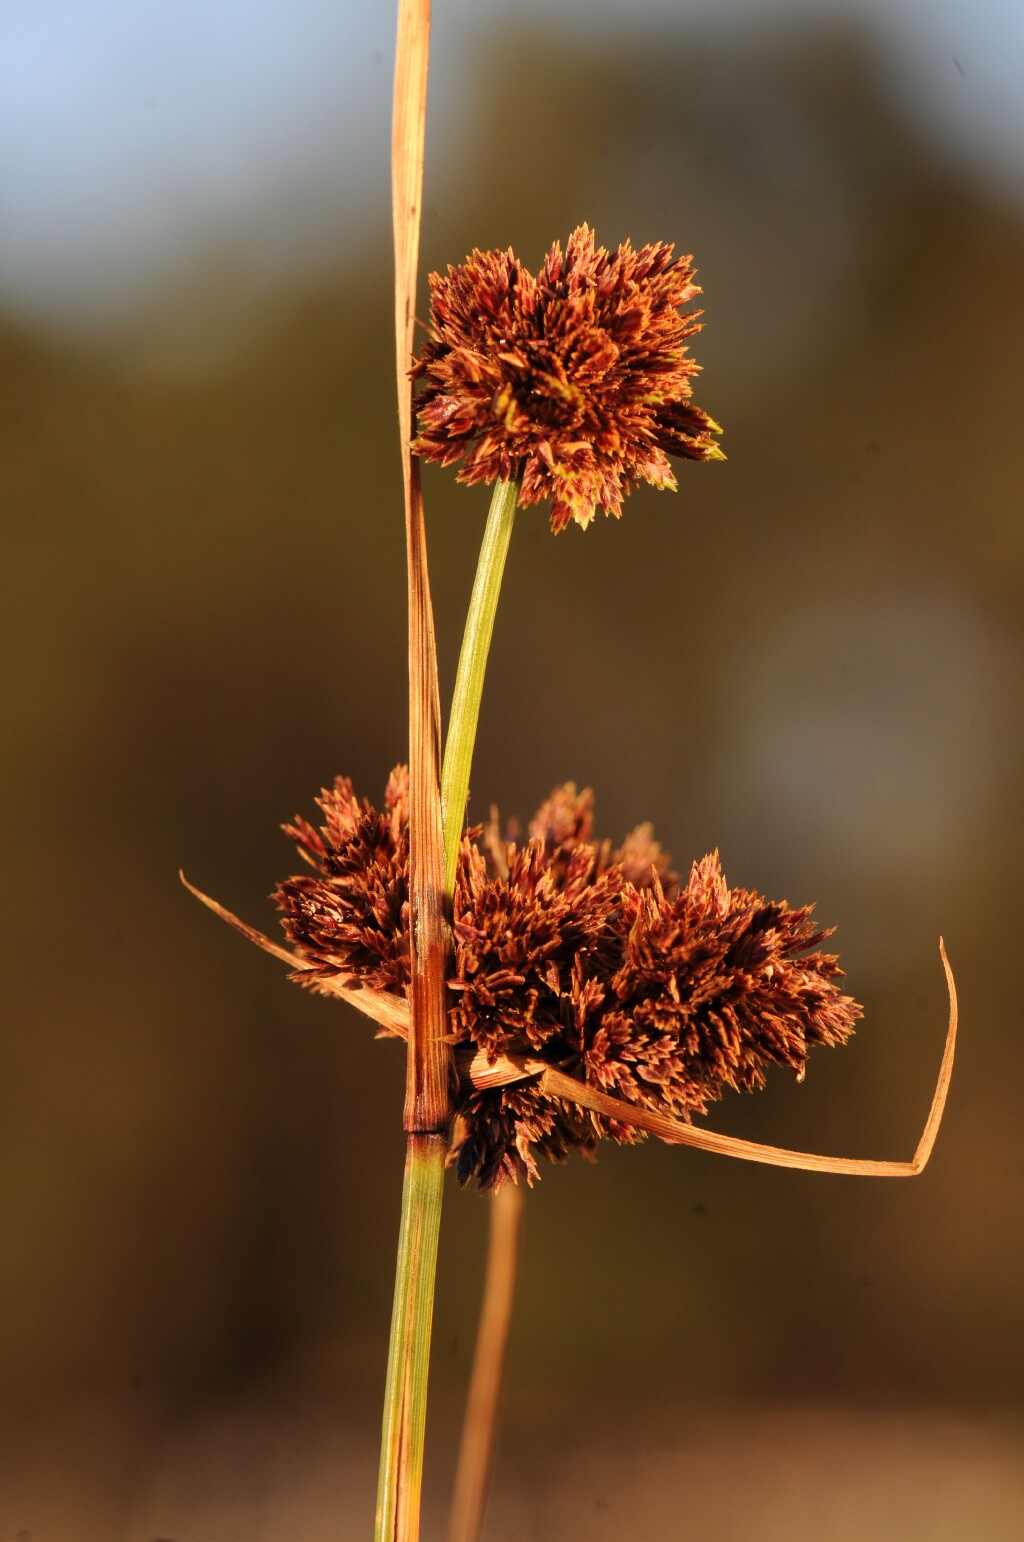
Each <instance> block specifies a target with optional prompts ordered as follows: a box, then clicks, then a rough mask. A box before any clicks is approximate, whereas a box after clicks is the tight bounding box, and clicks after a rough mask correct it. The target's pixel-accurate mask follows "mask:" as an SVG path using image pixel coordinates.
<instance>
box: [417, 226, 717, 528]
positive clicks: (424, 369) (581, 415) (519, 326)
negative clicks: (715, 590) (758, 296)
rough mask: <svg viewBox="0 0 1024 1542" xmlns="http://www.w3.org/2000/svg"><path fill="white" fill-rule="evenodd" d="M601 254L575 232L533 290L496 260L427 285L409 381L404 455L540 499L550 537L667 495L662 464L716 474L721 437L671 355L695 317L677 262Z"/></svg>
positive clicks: (685, 271)
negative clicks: (417, 383)
mask: <svg viewBox="0 0 1024 1542" xmlns="http://www.w3.org/2000/svg"><path fill="white" fill-rule="evenodd" d="M672 252H673V249H672V247H671V246H666V245H662V244H656V245H653V246H644V247H641V248H640V250H639V251H634V250H633V248H632V247H631V246H630V244H629V242H628V241H626V242H624V243H623V244H622V245H621V246H620V247H618V248H617V249H616V250H615V251H614V252H612V253H609V252H608V251H606V249H605V248H604V247H595V244H594V235H593V232H592V231H591V230H590V229H589V228H588V227H587V226H586V225H581V226H580V227H579V228H578V229H577V230H575V231H574V232H573V233H572V235H571V236H570V237H569V240H568V243H567V245H566V249H565V253H564V255H563V253H562V248H561V246H560V245H559V243H558V242H557V241H556V242H555V244H554V246H552V248H551V251H550V252H549V253H548V256H547V258H546V259H545V262H544V265H543V267H542V268H541V270H540V273H539V274H538V275H537V277H536V278H534V276H533V275H532V274H531V273H530V272H528V271H527V269H526V268H524V267H523V265H522V263H521V262H520V261H519V259H518V258H517V257H516V256H515V255H514V253H513V252H512V251H511V250H509V251H506V252H498V251H494V252H480V251H474V252H473V253H472V255H471V256H470V257H469V258H467V260H466V261H465V262H464V263H463V264H461V265H460V266H459V267H451V266H450V267H449V269H448V273H447V276H446V277H445V276H443V275H441V274H437V273H432V274H431V276H430V328H429V335H428V338H427V341H426V342H425V343H424V345H423V348H422V350H421V352H420V355H419V357H418V359H417V360H416V362H415V364H414V366H413V376H414V378H417V379H419V380H421V381H422V382H423V385H422V388H421V390H420V393H419V396H418V398H417V408H418V412H419V435H418V437H417V438H416V439H415V440H414V441H413V450H414V452H415V453H416V454H417V455H421V456H423V457H424V458H425V459H427V460H433V461H438V462H439V463H440V464H441V465H445V466H447V465H452V464H454V463H455V462H456V461H460V460H461V461H462V462H463V464H462V467H461V469H460V471H459V473H458V476H459V480H460V481H461V482H469V483H475V482H495V481H498V480H499V479H503V480H507V479H509V478H511V477H513V476H515V475H517V474H518V473H520V472H521V474H522V486H521V489H520V494H519V501H520V503H522V504H530V503H537V502H539V501H540V500H541V499H544V498H550V499H551V528H552V529H553V530H556V531H557V530H562V529H564V528H565V526H566V525H567V524H568V523H569V521H570V520H571V519H574V520H576V522H577V524H579V525H582V526H584V527H585V526H586V525H588V524H589V523H590V521H591V519H593V517H594V513H595V511H596V509H597V507H598V505H600V506H601V507H602V508H603V509H604V510H605V513H607V514H614V515H616V516H618V515H619V514H620V513H621V511H622V499H623V497H624V495H625V494H626V493H628V492H629V491H630V490H631V489H632V488H633V487H636V486H638V485H639V483H640V482H650V483H651V484H652V485H653V486H655V487H662V488H665V487H671V488H674V487H675V485H676V483H675V478H674V476H673V474H672V468H671V466H670V465H669V460H668V457H669V456H670V455H673V456H683V457H685V458H687V459H689V460H720V459H722V458H723V457H722V452H721V450H720V449H719V448H718V445H717V444H716V442H715V435H716V434H719V433H721V429H720V428H719V427H718V425H717V423H715V422H714V421H713V420H712V419H711V418H709V417H708V415H707V413H705V412H702V411H701V409H700V408H699V407H697V406H695V405H694V404H693V402H692V401H691V400H690V395H691V390H692V386H691V381H692V377H693V376H694V375H695V374H696V373H697V371H698V369H699V365H697V364H696V363H695V361H694V360H693V359H692V358H690V356H689V353H688V350H687V344H686V339H687V338H688V337H690V336H692V334H693V333H694V332H697V331H699V330H700V321H699V319H698V318H699V317H700V315H701V312H700V311H693V310H691V311H687V312H685V313H682V314H681V313H680V307H682V306H685V305H687V304H688V303H689V302H690V301H691V300H692V299H693V298H694V297H695V296H696V295H698V294H699V293H700V290H699V288H698V287H697V285H696V284H695V283H694V282H693V277H694V272H695V270H694V268H693V266H692V260H691V258H689V257H679V258H674V257H673V255H672Z"/></svg>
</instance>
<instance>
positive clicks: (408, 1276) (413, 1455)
mask: <svg viewBox="0 0 1024 1542" xmlns="http://www.w3.org/2000/svg"><path fill="white" fill-rule="evenodd" d="M407 1149H408V1155H407V1157H406V1163H405V1181H404V1183H403V1186H402V1221H401V1228H400V1231H399V1237H398V1267H397V1269H396V1272H395V1304H394V1311H393V1313H392V1318H391V1342H390V1345H389V1348H388V1375H387V1383H386V1386H385V1389H384V1426H383V1430H382V1434H381V1463H380V1478H379V1480H378V1484H377V1518H376V1523H375V1526H374V1533H373V1535H374V1542H416V1539H417V1538H418V1537H419V1529H420V1523H419V1515H420V1488H421V1486H422V1482H423V1437H424V1431H425V1428H426V1420H427V1374H428V1371H429V1367H430V1328H431V1320H432V1314H433V1308H434V1279H435V1276H436V1273H437V1239H438V1233H439V1230H440V1225H441V1193H442V1188H443V1184H444V1164H445V1156H446V1153H447V1150H448V1138H447V1136H446V1135H410V1136H409V1142H408V1148H407Z"/></svg>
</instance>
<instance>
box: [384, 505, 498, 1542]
mask: <svg viewBox="0 0 1024 1542" xmlns="http://www.w3.org/2000/svg"><path fill="white" fill-rule="evenodd" d="M518 497H519V483H518V481H517V480H511V481H508V482H498V483H496V484H495V488H494V493H493V495H492V497H491V507H490V511H489V513H488V515H487V525H486V528H485V530H484V539H483V545H482V546H481V548H480V559H479V562H478V563H477V572H476V579H475V581H474V584H473V594H472V598H471V599H470V603H469V614H468V616H467V617H466V631H465V635H464V636H463V640H462V652H461V654H460V655H459V668H458V674H457V676H456V680H455V694H454V697H453V699H452V711H451V717H450V719H449V724H448V738H447V742H446V745H445V754H444V766H443V769H442V772H441V809H442V829H443V839H444V865H445V871H444V882H445V891H446V893H447V896H448V899H449V902H450V901H451V897H452V894H453V891H454V888H455V867H456V862H457V860H458V854H459V843H460V841H461V838H462V826H463V820H464V818H465V812H466V798H467V796H468V793H469V772H470V766H471V764H472V760H473V745H474V743H475V741H476V728H477V722H478V720H479V717H480V698H481V696H482V694H483V686H484V671H485V669H486V666H487V653H488V649H489V648H490V644H491V633H492V632H493V630H494V615H495V611H496V610H497V608H498V594H499V592H500V590H501V579H502V574H503V573H504V571H505V558H506V556H507V554H508V546H509V540H510V539H511V536H512V519H513V515H514V514H515V508H516V502H517V500H518ZM406 1149H407V1156H406V1164H405V1181H404V1184H403V1188H402V1221H401V1228H400V1232H399V1239H398V1266H397V1269H396V1272H395V1300H394V1307H393V1309H392V1316H391V1342H390V1344H389V1347H388V1374H387V1383H386V1386H385V1391H384V1425H383V1430H382V1432H381V1451H380V1477H379V1479H378V1484H377V1518H376V1524H375V1527H374V1542H417V1538H418V1537H419V1513H420V1489H421V1487H422V1482H423V1438H424V1432H425V1428H426V1417H427V1374H428V1371H429V1366H430V1328H431V1320H432V1315H433V1307H434V1279H435V1275H436V1272H437V1243H438V1235H439V1232H440V1226H441V1194H442V1189H443V1181H444V1167H445V1157H446V1155H447V1150H448V1138H447V1135H446V1134H423V1133H417V1132H410V1134H409V1135H408V1145H407V1148H406Z"/></svg>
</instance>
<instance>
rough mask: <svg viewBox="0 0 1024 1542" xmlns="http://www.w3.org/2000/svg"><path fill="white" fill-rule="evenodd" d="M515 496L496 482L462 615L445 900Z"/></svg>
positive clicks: (444, 778) (447, 755)
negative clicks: (463, 619)
mask: <svg viewBox="0 0 1024 1542" xmlns="http://www.w3.org/2000/svg"><path fill="white" fill-rule="evenodd" d="M518 497H519V482H518V480H517V479H515V478H513V479H512V480H510V481H508V482H495V484H494V492H493V494H492V495H491V507H490V510H489V512H488V515H487V526H486V529H485V530H484V539H483V545H482V546H481V547H480V558H479V561H478V562H477V569H476V578H475V579H474V581H473V594H472V598H471V599H470V602H469V614H468V615H467V617H466V630H465V633H464V634H463V638H462V652H461V653H460V654H459V669H458V673H457V675H456V677H455V694H454V696H453V697H452V714H451V718H450V720H449V723H448V738H447V740H446V742H445V747H444V765H443V766H442V769H441V818H442V829H443V832H444V886H445V889H446V891H447V893H448V896H449V898H450V897H451V895H452V892H453V890H454V888H455V866H456V863H457V861H458V855H459V841H460V840H461V838H462V826H463V821H464V820H465V817H466V798H467V796H468V794H469V770H470V765H471V763H472V760H473V745H474V743H475V742H476V725H477V721H478V720H479V717H480V698H481V696H482V694H483V689H484V671H485V670H486V668H487V653H488V649H489V648H490V646H491V633H492V632H493V630H494V613H495V611H496V610H497V608H498V595H499V593H500V592H501V579H502V574H503V573H504V571H505V558H506V556H507V554H508V543H509V541H510V539H511V537H512V519H513V516H514V514H515V511H516V501H517V499H518Z"/></svg>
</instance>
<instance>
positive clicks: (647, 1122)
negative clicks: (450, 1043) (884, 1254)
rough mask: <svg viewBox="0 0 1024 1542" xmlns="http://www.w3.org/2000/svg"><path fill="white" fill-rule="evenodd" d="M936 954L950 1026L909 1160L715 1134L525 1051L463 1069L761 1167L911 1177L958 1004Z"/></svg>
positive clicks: (934, 1122)
mask: <svg viewBox="0 0 1024 1542" xmlns="http://www.w3.org/2000/svg"><path fill="white" fill-rule="evenodd" d="M939 953H940V956H941V958H942V967H943V969H944V970H945V973H946V988H947V990H948V992H949V1026H948V1028H947V1030H946V1042H945V1047H944V1049H943V1052H942V1061H941V1064H940V1066H939V1075H938V1080H937V1082H936V1086H935V1092H934V1094H933V1096H932V1103H931V1108H930V1109H929V1111H928V1118H927V1120H926V1121H925V1128H924V1134H923V1135H922V1136H921V1139H920V1141H919V1142H918V1146H917V1150H916V1151H915V1153H914V1155H913V1157H912V1158H911V1159H910V1161H909V1162H894V1161H887V1160H876V1159H873V1158H869V1157H834V1156H823V1155H820V1154H819V1153H817V1152H812V1151H792V1150H790V1149H789V1148H787V1147H784V1146H766V1145H763V1144H762V1143H761V1142H759V1141H748V1140H740V1139H739V1138H738V1137H736V1136H734V1135H720V1134H719V1133H718V1132H717V1131H715V1130H707V1129H700V1128H696V1127H695V1126H693V1125H689V1124H683V1123H682V1122H681V1121H680V1120H678V1119H673V1118H671V1117H670V1116H669V1115H668V1114H658V1113H654V1112H652V1111H650V1110H648V1109H644V1108H637V1107H635V1106H634V1105H633V1104H631V1103H626V1102H624V1101H623V1100H622V1099H620V1098H613V1097H609V1096H608V1095H607V1094H606V1093H603V1092H598V1091H596V1090H595V1089H593V1088H590V1087H586V1086H584V1085H583V1083H582V1082H578V1081H577V1080H576V1079H575V1077H572V1076H566V1075H565V1074H564V1073H563V1072H561V1071H557V1070H555V1069H553V1068H552V1067H551V1066H549V1065H548V1064H547V1063H546V1062H545V1061H543V1060H536V1059H533V1058H532V1057H530V1056H526V1055H510V1056H505V1057H502V1059H500V1060H496V1061H494V1062H493V1064H490V1065H488V1063H487V1060H486V1056H481V1053H480V1052H478V1054H477V1055H476V1056H475V1057H474V1058H473V1059H472V1060H470V1061H468V1063H467V1064H466V1073H467V1074H468V1075H469V1076H470V1079H471V1080H472V1081H473V1083H474V1085H475V1086H479V1087H487V1086H490V1087H495V1086H501V1085H503V1083H504V1082H506V1081H520V1080H523V1079H524V1078H525V1077H528V1076H536V1077H537V1079H538V1086H539V1089H540V1090H541V1091H542V1092H543V1093H546V1094H547V1095H548V1096H549V1097H556V1098H561V1099H564V1101H565V1102H568V1103H574V1104H575V1105H576V1107H577V1108H586V1109H589V1110H590V1111H591V1112H592V1113H595V1114H600V1115H601V1116H602V1117H603V1118H605V1119H615V1120H617V1121H618V1123H619V1124H625V1125H629V1126H630V1127H631V1128H633V1129H636V1130H645V1131H647V1133H648V1134H650V1135H657V1136H659V1137H660V1139H661V1140H663V1141H666V1142H668V1143H670V1144H673V1145H679V1146H695V1147H697V1148H698V1149H699V1150H701V1151H711V1152H714V1153H715V1154H716V1155H718V1156H728V1157H735V1158H737V1159H738V1160H739V1161H743V1162H760V1163H762V1164H763V1165H764V1166H766V1167H790V1168H796V1169H799V1170H801V1171H804V1172H819V1173H836V1174H847V1175H849V1176H851V1177H873V1178H911V1177H915V1176H916V1175H917V1174H918V1173H921V1172H923V1171H924V1168H925V1166H926V1164H927V1161H928V1158H929V1157H930V1155H931V1153H932V1147H933V1146H934V1144H935V1137H936V1135H937V1133H938V1129H939V1124H940V1123H941V1120H942V1114H943V1110H944V1108H945V1105H946V1095H947V1093H948V1091H949V1083H950V1078H951V1076H952V1074H953V1056H954V1052H955V1049H956V1030H957V1020H958V1009H957V999H956V983H955V981H954V979H953V971H952V969H951V968H950V965H949V960H948V958H947V957H946V949H945V946H944V944H943V942H942V940H941V938H940V940H939Z"/></svg>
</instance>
